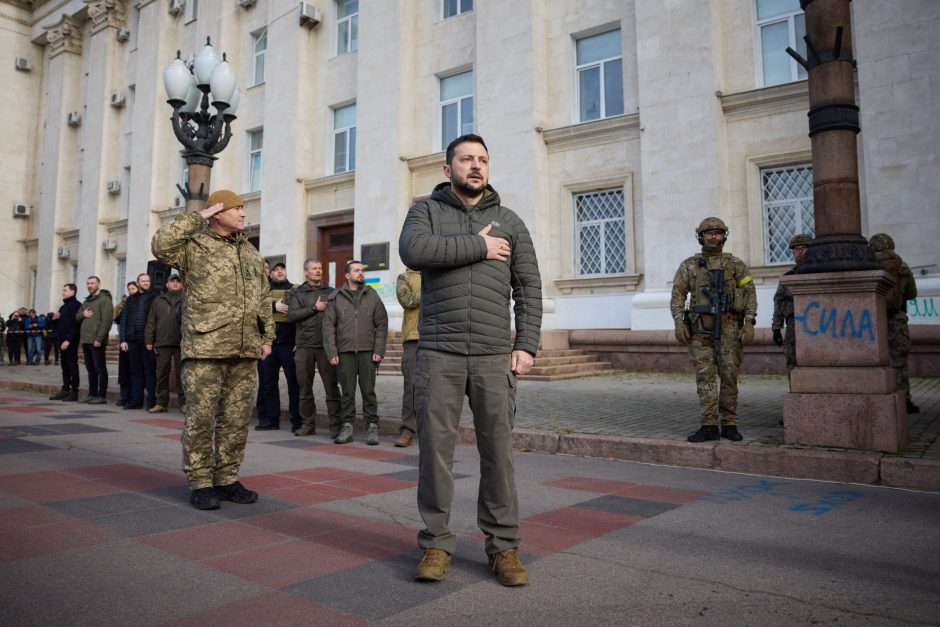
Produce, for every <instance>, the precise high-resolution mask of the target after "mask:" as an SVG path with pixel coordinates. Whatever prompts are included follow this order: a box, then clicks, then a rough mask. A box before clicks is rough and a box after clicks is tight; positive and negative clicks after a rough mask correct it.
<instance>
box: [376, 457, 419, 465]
mask: <svg viewBox="0 0 940 627" xmlns="http://www.w3.org/2000/svg"><path fill="white" fill-rule="evenodd" d="M382 461H383V462H385V463H386V464H399V465H401V466H414V467H415V468H417V467H418V456H417V455H409V456H408V457H397V458H395V459H383V460H382Z"/></svg>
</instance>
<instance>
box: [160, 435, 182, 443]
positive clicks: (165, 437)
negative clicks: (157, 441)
mask: <svg viewBox="0 0 940 627" xmlns="http://www.w3.org/2000/svg"><path fill="white" fill-rule="evenodd" d="M157 437H158V438H164V439H166V440H176V441H179V440H181V439H182V437H183V436H182V434H180V433H166V434H164V435H158V436H157Z"/></svg>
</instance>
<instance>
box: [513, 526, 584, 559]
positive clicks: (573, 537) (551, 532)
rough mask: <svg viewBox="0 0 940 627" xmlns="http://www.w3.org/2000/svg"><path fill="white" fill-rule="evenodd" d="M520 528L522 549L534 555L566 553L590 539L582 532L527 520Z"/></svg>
mask: <svg viewBox="0 0 940 627" xmlns="http://www.w3.org/2000/svg"><path fill="white" fill-rule="evenodd" d="M519 527H520V528H519V533H520V534H521V536H522V547H521V549H522V550H523V551H525V552H526V553H532V554H534V555H547V554H549V553H555V552H557V551H564V550H565V549H570V548H571V547H573V546H575V545H576V544H581V543H582V542H584V541H586V540H589V539H590V538H586V537H585V535H584V534H583V533H581V532H580V531H572V530H570V529H562V528H561V527H551V526H548V525H540V524H538V523H533V522H529V521H527V520H523V521H522V523H521V524H520V525H519Z"/></svg>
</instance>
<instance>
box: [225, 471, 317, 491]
mask: <svg viewBox="0 0 940 627" xmlns="http://www.w3.org/2000/svg"><path fill="white" fill-rule="evenodd" d="M239 479H240V481H241V482H242V483H243V484H244V485H245V486H246V487H248V488H250V489H252V490H256V491H258V492H267V491H269V490H277V489H280V488H293V487H296V486H301V485H305V484H306V483H307V482H306V481H301V480H300V479H291V478H290V477H285V476H284V475H253V476H249V477H245V476H242V477H240V478H239Z"/></svg>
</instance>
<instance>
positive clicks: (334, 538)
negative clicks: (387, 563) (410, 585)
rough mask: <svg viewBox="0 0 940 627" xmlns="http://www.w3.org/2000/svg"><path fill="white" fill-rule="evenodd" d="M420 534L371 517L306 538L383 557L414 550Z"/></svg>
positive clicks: (375, 557) (377, 557)
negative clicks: (347, 526) (370, 518)
mask: <svg viewBox="0 0 940 627" xmlns="http://www.w3.org/2000/svg"><path fill="white" fill-rule="evenodd" d="M417 535H418V530H417V529H412V528H408V527H402V526H401V525H394V524H392V523H387V522H384V521H380V520H368V521H363V522H361V523H360V524H358V525H356V526H355V527H350V528H347V529H343V530H341V531H335V532H332V533H327V534H322V535H316V536H310V537H308V538H307V541H308V542H312V543H314V544H320V545H324V546H329V547H332V548H334V549H340V550H343V551H347V552H349V553H354V554H356V555H361V556H362V557H367V558H369V559H373V560H381V559H387V558H389V557H394V556H395V555H401V554H403V553H407V552H409V551H412V550H414V548H415V542H416V541H415V538H416V537H417Z"/></svg>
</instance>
